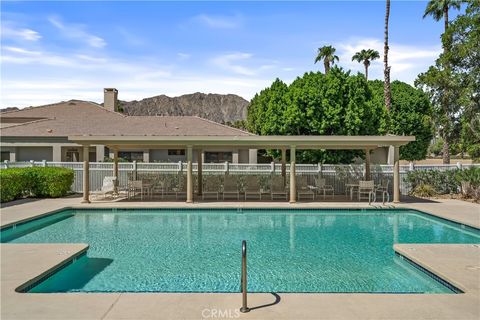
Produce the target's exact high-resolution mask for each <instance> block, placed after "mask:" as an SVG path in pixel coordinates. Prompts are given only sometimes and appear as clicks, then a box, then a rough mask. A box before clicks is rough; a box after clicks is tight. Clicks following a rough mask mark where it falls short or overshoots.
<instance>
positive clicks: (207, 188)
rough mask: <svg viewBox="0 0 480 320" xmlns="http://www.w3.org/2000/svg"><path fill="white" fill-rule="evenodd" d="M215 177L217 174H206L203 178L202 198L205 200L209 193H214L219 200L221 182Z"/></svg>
mask: <svg viewBox="0 0 480 320" xmlns="http://www.w3.org/2000/svg"><path fill="white" fill-rule="evenodd" d="M215 178H216V177H215V176H205V178H204V180H203V191H202V200H205V198H206V197H207V196H208V195H213V196H214V197H215V198H217V200H218V194H219V189H220V184H219V183H218V181H217V179H215Z"/></svg>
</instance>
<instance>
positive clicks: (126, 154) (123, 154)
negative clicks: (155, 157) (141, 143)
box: [118, 151, 143, 161]
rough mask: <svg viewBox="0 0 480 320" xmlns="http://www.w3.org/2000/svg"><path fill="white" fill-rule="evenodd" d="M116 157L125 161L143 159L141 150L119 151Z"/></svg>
mask: <svg viewBox="0 0 480 320" xmlns="http://www.w3.org/2000/svg"><path fill="white" fill-rule="evenodd" d="M118 157H119V158H122V159H125V160H127V161H143V152H142V151H119V152H118Z"/></svg>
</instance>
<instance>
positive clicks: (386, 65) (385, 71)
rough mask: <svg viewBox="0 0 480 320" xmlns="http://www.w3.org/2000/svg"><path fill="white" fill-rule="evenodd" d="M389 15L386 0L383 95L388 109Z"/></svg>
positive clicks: (390, 102)
mask: <svg viewBox="0 0 480 320" xmlns="http://www.w3.org/2000/svg"><path fill="white" fill-rule="evenodd" d="M389 17H390V0H387V4H386V10H385V42H384V45H383V76H384V82H383V95H384V96H385V108H387V111H390V108H391V105H392V91H391V90H390V67H389V66H388V49H389V47H388V19H389Z"/></svg>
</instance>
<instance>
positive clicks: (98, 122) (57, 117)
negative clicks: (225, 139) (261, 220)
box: [0, 100, 251, 137]
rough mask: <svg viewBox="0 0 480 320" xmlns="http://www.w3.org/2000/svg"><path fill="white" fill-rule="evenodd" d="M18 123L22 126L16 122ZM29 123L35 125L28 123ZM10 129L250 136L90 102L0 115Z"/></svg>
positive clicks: (39, 133)
mask: <svg viewBox="0 0 480 320" xmlns="http://www.w3.org/2000/svg"><path fill="white" fill-rule="evenodd" d="M16 119H18V123H16V124H15V123H13V124H12V122H15V121H16ZM21 119H28V120H31V121H27V122H25V120H21ZM0 120H2V122H7V121H8V122H9V123H8V125H4V126H2V128H0V134H1V135H2V136H4V137H15V136H21V137H27V136H28V137H66V136H72V135H94V136H96V135H132V136H135V135H155V136H248V135H251V134H250V133H248V132H245V131H242V130H239V129H235V128H232V127H228V126H225V125H222V124H219V123H216V122H213V121H210V120H206V119H203V118H199V117H192V116H126V115H123V114H121V113H117V112H112V111H108V110H106V109H105V108H103V107H102V106H100V105H98V104H96V103H93V102H86V101H77V100H70V101H66V102H60V103H56V104H51V105H46V106H41V107H33V108H27V109H22V110H18V111H10V112H5V113H2V114H0Z"/></svg>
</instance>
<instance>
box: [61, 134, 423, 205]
mask: <svg viewBox="0 0 480 320" xmlns="http://www.w3.org/2000/svg"><path fill="white" fill-rule="evenodd" d="M68 139H69V140H70V141H72V142H75V143H77V144H80V145H82V146H83V159H84V163H83V200H82V202H84V203H88V202H90V200H89V193H90V188H89V160H88V158H89V157H88V152H89V147H90V145H105V146H107V147H108V148H110V149H112V150H113V155H114V159H113V160H114V169H113V171H114V172H113V175H114V176H115V177H118V150H119V149H122V150H128V149H136V148H139V147H142V148H150V149H162V148H176V149H183V148H184V149H186V155H187V203H191V202H193V170H192V167H193V166H192V162H193V152H194V151H196V152H198V153H199V154H201V152H202V150H203V149H205V148H211V147H221V148H227V147H228V148H232V147H235V148H248V149H279V150H282V175H284V176H285V174H286V151H287V150H288V149H289V150H290V203H295V202H296V200H297V199H296V195H297V192H296V191H297V190H296V179H295V163H296V159H295V158H296V157H295V153H296V150H312V149H313V150H364V151H365V168H366V169H365V170H366V172H365V176H366V178H369V177H370V151H371V150H374V149H377V148H381V147H387V146H388V147H390V146H391V147H393V163H394V168H393V202H400V165H399V148H400V146H403V145H406V144H407V143H409V142H411V141H415V137H413V136H393V135H387V136H255V135H251V136H153V135H144V136H122V135H111V136H91V135H85V136H69V137H68ZM201 159H202V157H201V156H199V157H198V171H197V174H198V192H199V194H201V193H202V163H201V161H202V160H201Z"/></svg>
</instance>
